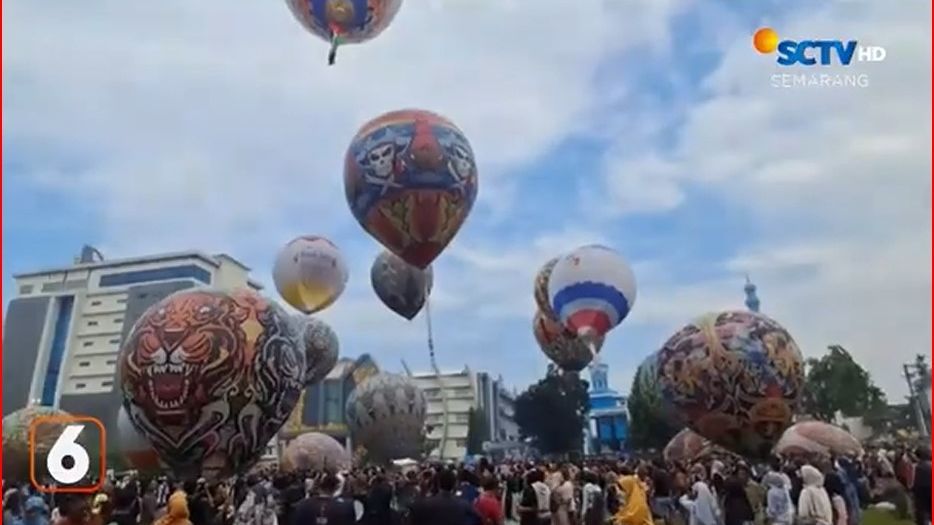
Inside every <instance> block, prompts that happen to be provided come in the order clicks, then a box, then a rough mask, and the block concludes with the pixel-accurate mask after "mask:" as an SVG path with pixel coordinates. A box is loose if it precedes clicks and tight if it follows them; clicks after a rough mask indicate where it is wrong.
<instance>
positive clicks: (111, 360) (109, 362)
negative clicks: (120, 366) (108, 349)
mask: <svg viewBox="0 0 934 525" xmlns="http://www.w3.org/2000/svg"><path fill="white" fill-rule="evenodd" d="M107 364H108V365H115V364H117V360H116V359H108V360H107Z"/></svg>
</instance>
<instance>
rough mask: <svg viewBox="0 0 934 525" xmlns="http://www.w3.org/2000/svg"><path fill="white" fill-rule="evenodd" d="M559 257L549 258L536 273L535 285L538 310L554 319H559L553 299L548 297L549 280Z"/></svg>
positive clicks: (534, 291)
mask: <svg viewBox="0 0 934 525" xmlns="http://www.w3.org/2000/svg"><path fill="white" fill-rule="evenodd" d="M558 259H559V258H558V257H555V258H554V259H551V260H549V261H548V262H546V263H545V265H544V266H542V267H541V269H539V270H538V273H537V274H535V285H534V288H533V294H534V296H535V304H536V305H537V306H538V311H539V312H541V313H542V314H544V315H545V317H547V318H548V319H551V320H552V321H557V320H558V316H557V315H555V312H554V310H552V309H551V301H550V300H549V298H548V282H549V281H550V280H551V272H552V270H554V269H555V265H556V264H558Z"/></svg>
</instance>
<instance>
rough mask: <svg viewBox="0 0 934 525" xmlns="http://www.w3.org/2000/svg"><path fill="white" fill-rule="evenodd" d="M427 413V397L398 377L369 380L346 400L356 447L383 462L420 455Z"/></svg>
mask: <svg viewBox="0 0 934 525" xmlns="http://www.w3.org/2000/svg"><path fill="white" fill-rule="evenodd" d="M425 411H426V402H425V394H424V393H423V392H422V391H421V390H420V389H419V388H418V387H417V386H415V383H413V382H412V381H411V380H410V379H409V378H407V377H403V376H400V375H396V374H388V373H380V374H376V375H374V376H370V377H369V378H367V379H366V380H365V381H363V383H361V384H359V385H357V388H356V389H354V391H353V392H352V393H351V394H350V397H349V398H348V399H347V423H348V426H349V427H350V432H351V436H353V440H354V444H356V445H359V446H362V447H364V448H366V450H367V453H368V454H369V455H370V457H371V458H375V459H377V460H380V461H389V460H393V459H399V458H407V457H417V456H418V455H419V454H420V453H421V447H422V440H423V437H424V430H425Z"/></svg>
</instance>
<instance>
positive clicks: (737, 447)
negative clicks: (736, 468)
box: [656, 310, 804, 458]
mask: <svg viewBox="0 0 934 525" xmlns="http://www.w3.org/2000/svg"><path fill="white" fill-rule="evenodd" d="M656 362H657V374H658V375H657V379H658V384H659V388H660V392H661V395H662V397H663V398H664V399H665V401H666V403H668V404H669V405H670V406H672V407H674V408H675V409H676V410H677V411H678V412H679V413H680V414H681V416H682V417H683V419H684V420H685V421H686V422H687V423H688V426H689V427H690V428H691V429H692V430H694V431H695V432H697V433H698V434H700V435H701V436H703V437H705V438H707V439H709V440H710V441H712V442H713V443H715V444H717V445H721V446H723V447H724V448H726V449H727V450H730V451H732V452H735V453H737V454H740V455H743V456H747V457H754V458H765V457H767V456H768V455H769V454H770V453H771V451H772V447H773V446H774V445H775V443H776V442H777V441H778V439H779V437H781V435H782V432H783V431H784V430H785V429H786V428H788V426H789V425H791V420H792V417H793V415H794V414H795V410H796V408H797V406H798V402H799V399H800V396H801V394H802V391H803V388H804V364H803V360H802V357H801V351H800V350H799V349H798V346H797V344H795V342H794V340H793V339H792V338H791V335H790V334H789V333H788V332H787V331H786V330H785V329H784V328H783V327H782V326H781V325H779V324H778V323H777V322H775V321H774V320H772V319H770V318H768V317H766V316H764V315H762V314H757V313H755V312H750V311H745V310H738V311H727V312H721V313H717V314H709V315H706V316H704V317H702V318H700V319H698V320H696V321H694V322H693V323H690V324H688V325H687V326H685V327H684V328H682V329H681V330H679V331H678V332H677V333H676V334H675V335H673V336H672V337H671V338H670V339H668V341H667V342H666V343H665V344H664V345H663V346H662V348H661V349H660V350H659V351H658V358H657V361H656Z"/></svg>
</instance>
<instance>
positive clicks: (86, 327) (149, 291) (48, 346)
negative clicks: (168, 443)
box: [2, 247, 262, 428]
mask: <svg viewBox="0 0 934 525" xmlns="http://www.w3.org/2000/svg"><path fill="white" fill-rule="evenodd" d="M249 271H250V269H249V268H247V267H246V266H244V265H243V264H242V263H240V262H238V261H237V260H235V259H234V258H232V257H230V256H229V255H223V254H221V255H207V254H204V253H201V252H195V251H192V252H180V253H169V254H161V255H153V256H147V257H135V258H128V259H115V260H104V259H103V258H102V257H100V254H99V252H97V251H96V250H94V249H93V248H89V247H85V249H84V250H83V252H82V255H81V257H78V258H76V260H75V263H74V264H73V265H71V266H63V267H58V268H50V269H46V270H39V271H33V272H25V273H19V274H16V275H14V276H13V278H14V280H15V286H16V292H17V295H16V297H15V298H14V299H13V300H12V301H10V304H9V306H8V308H7V315H6V318H5V319H4V327H3V328H4V330H3V361H4V363H3V364H4V365H5V366H4V367H3V387H2V388H3V415H7V414H9V413H11V412H13V411H15V410H18V409H20V408H22V407H24V406H26V405H27V404H31V403H39V404H42V405H47V406H55V407H58V408H61V409H62V410H65V411H68V412H71V413H73V414H82V415H89V416H94V417H97V418H98V419H100V420H101V421H102V422H103V423H104V424H105V426H107V427H108V428H115V427H113V426H111V425H115V424H116V414H117V410H118V408H119V406H120V402H121V399H120V392H119V388H117V387H116V365H117V353H118V352H119V349H120V345H121V343H122V341H123V338H124V336H126V334H127V333H128V332H129V331H130V328H131V327H132V326H133V323H135V322H136V320H137V319H138V318H139V316H140V315H142V313H143V312H144V311H145V310H146V309H147V308H149V306H151V305H153V304H155V303H156V302H158V301H159V300H161V299H163V298H164V297H166V296H167V295H169V294H171V293H173V292H175V291H178V290H183V289H186V288H192V287H199V286H211V287H213V288H218V289H234V288H243V287H249V288H252V289H255V290H259V289H261V288H262V286H261V285H260V284H259V283H257V282H255V281H253V280H252V279H250V278H249Z"/></svg>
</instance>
